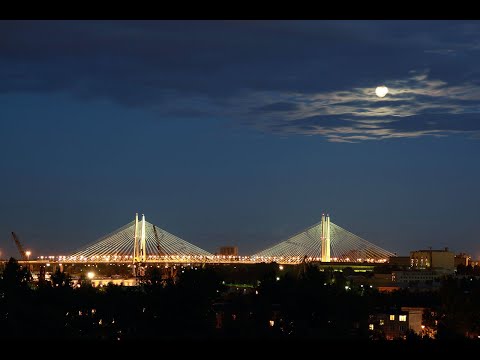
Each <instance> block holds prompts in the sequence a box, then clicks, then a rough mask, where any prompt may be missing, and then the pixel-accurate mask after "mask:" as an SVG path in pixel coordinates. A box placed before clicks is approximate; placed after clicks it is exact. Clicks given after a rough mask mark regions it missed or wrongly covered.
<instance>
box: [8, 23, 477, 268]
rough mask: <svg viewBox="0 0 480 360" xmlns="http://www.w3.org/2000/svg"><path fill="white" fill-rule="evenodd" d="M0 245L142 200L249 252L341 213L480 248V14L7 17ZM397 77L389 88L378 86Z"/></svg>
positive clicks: (402, 245) (51, 242)
mask: <svg viewBox="0 0 480 360" xmlns="http://www.w3.org/2000/svg"><path fill="white" fill-rule="evenodd" d="M0 34H1V35H2V36H1V37H0V48H1V49H2V51H1V52H0V63H1V65H2V66H1V67H0V74H1V75H0V76H1V78H2V81H1V82H0V118H1V119H2V121H1V122H0V136H1V140H2V141H1V142H0V144H1V145H0V149H1V151H2V154H3V156H2V157H1V161H0V167H1V168H2V170H3V171H2V174H3V176H2V179H1V180H0V183H1V185H2V186H1V188H2V201H1V205H0V218H1V219H2V221H1V222H0V232H1V233H2V234H4V235H3V240H2V242H1V244H0V251H1V252H2V257H4V255H7V256H18V254H17V251H16V249H15V245H14V243H13V241H12V239H11V238H10V232H11V231H15V232H16V233H17V234H18V235H19V236H20V238H21V240H22V242H23V243H24V245H25V246H26V247H28V248H29V249H30V250H31V251H32V257H34V256H36V255H38V254H42V255H49V253H51V252H53V253H54V254H55V255H58V254H65V253H68V252H69V251H73V250H75V249H77V248H80V247H81V246H83V245H85V244H87V243H90V242H92V241H94V240H95V239H97V238H99V237H101V236H103V235H105V234H107V233H108V232H110V231H113V230H114V229H117V228H118V227H119V226H122V225H124V224H125V223H127V222H130V221H132V220H133V216H134V214H135V213H136V212H138V213H140V214H142V213H144V214H145V215H146V216H147V217H148V218H149V220H150V221H152V223H154V224H156V225H158V226H161V227H162V228H164V229H166V230H167V231H169V232H171V233H173V234H175V235H177V236H179V237H181V238H183V239H185V240H187V241H189V242H191V243H193V244H195V245H197V246H199V247H201V248H203V249H205V250H207V251H210V252H215V251H217V250H218V248H219V247H220V246H224V245H236V246H238V247H239V251H240V252H241V253H242V254H252V253H255V252H258V251H260V250H263V249H266V248H267V247H269V246H271V245H273V244H275V243H278V242H280V241H281V240H284V239H286V238H288V237H290V236H291V235H293V234H294V233H296V232H298V231H301V230H302V229H304V228H306V227H308V226H311V225H313V224H314V223H317V222H319V221H320V218H321V215H322V213H329V214H330V216H331V217H332V221H333V222H335V223H336V224H338V225H340V226H342V227H344V228H345V229H348V230H349V231H351V232H352V233H354V234H356V235H359V236H361V237H362V238H364V239H366V240H368V241H370V242H372V243H374V244H376V245H378V246H380V247H382V248H384V249H387V250H389V251H391V252H396V253H398V254H399V255H407V254H408V252H409V251H410V250H417V249H422V248H428V247H432V248H434V249H441V248H444V247H449V248H450V249H451V250H452V251H455V252H468V253H470V254H471V255H472V257H473V258H475V259H478V258H480V246H479V245H478V240H479V237H478V233H479V225H478V221H477V217H478V213H479V210H480V195H479V194H478V184H479V183H480V182H479V181H480V168H479V167H478V166H476V165H477V162H478V160H477V158H478V154H479V146H480V143H479V139H480V120H479V119H478V113H479V109H480V107H479V105H480V73H479V72H478V70H477V69H476V64H477V62H478V60H479V57H480V52H479V50H480V47H479V43H478V40H477V38H478V35H479V34H480V23H479V22H478V21H41V22H39V21H37V22H36V21H0ZM378 86H386V87H388V90H389V92H388V93H387V95H386V96H385V97H379V96H377V95H376V94H375V89H376V88H377V87H378Z"/></svg>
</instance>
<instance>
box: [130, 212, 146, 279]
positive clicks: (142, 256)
mask: <svg viewBox="0 0 480 360" xmlns="http://www.w3.org/2000/svg"><path fill="white" fill-rule="evenodd" d="M139 233H140V234H139ZM139 235H140V236H139ZM146 260H147V249H146V240H145V215H143V214H142V221H141V222H138V213H136V214H135V226H134V228H133V269H134V271H135V266H136V265H137V264H142V263H145V262H146Z"/></svg>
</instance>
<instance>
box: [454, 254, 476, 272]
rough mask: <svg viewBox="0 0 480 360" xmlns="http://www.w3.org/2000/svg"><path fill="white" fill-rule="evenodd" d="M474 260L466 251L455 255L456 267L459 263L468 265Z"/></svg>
mask: <svg viewBox="0 0 480 360" xmlns="http://www.w3.org/2000/svg"><path fill="white" fill-rule="evenodd" d="M471 261H472V257H471V256H470V255H468V254H465V253H460V254H458V255H455V260H454V262H455V268H457V266H458V265H465V266H468V265H469V264H470V263H471Z"/></svg>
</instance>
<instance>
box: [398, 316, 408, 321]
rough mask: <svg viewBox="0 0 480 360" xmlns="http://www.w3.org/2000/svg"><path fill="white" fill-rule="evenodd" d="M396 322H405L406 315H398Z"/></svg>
mask: <svg viewBox="0 0 480 360" xmlns="http://www.w3.org/2000/svg"><path fill="white" fill-rule="evenodd" d="M398 320H399V321H407V315H400V316H399V317H398Z"/></svg>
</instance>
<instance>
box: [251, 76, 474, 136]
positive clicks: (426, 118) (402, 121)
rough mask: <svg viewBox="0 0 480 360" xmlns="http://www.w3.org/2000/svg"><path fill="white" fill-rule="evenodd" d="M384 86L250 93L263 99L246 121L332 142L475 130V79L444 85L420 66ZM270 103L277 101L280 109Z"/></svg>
mask: <svg viewBox="0 0 480 360" xmlns="http://www.w3.org/2000/svg"><path fill="white" fill-rule="evenodd" d="M385 85H387V86H388V87H389V93H388V95H387V96H386V97H385V98H378V97H377V96H376V95H375V88H374V87H363V88H362V87H358V88H353V89H351V90H342V91H330V92H323V93H317V94H301V93H284V94H282V93H277V94H273V93H268V94H255V95H254V96H253V98H255V99H256V100H257V101H261V102H264V104H263V105H259V104H257V106H256V107H254V108H252V111H251V112H250V114H249V116H250V117H251V119H250V120H248V123H249V124H251V125H253V126H256V127H258V128H261V129H263V130H265V131H273V132H278V133H287V134H305V135H321V136H324V137H326V138H327V139H328V140H329V141H333V142H345V141H348V142H358V141H364V140H381V139H388V138H413V137H420V136H446V135H448V134H452V133H460V132H463V133H472V134H476V133H477V132H479V131H480V117H479V112H480V86H478V85H476V84H473V83H465V84H461V85H454V86H449V84H448V83H447V82H445V81H442V80H438V79H431V78H430V77H429V75H428V72H427V71H424V72H411V73H410V74H409V75H408V76H407V77H406V78H405V79H392V80H389V81H386V82H385ZM269 102H270V103H269ZM275 104H282V106H281V108H282V111H278V109H276V106H275ZM287 104H288V105H287ZM270 107H272V109H271V111H268V109H270ZM259 109H261V111H259ZM477 119H478V120H477Z"/></svg>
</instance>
